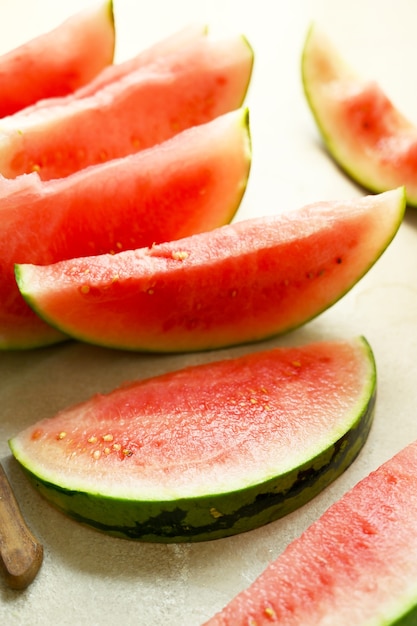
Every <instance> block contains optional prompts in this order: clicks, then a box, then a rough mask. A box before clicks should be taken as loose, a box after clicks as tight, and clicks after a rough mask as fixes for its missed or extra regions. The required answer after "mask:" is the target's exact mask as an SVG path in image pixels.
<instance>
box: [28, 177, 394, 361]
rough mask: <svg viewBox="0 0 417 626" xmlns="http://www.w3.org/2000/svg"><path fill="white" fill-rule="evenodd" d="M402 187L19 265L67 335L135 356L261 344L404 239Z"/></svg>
mask: <svg viewBox="0 0 417 626" xmlns="http://www.w3.org/2000/svg"><path fill="white" fill-rule="evenodd" d="M404 210H405V198H404V190H403V189H401V188H400V189H396V190H392V191H389V192H385V193H384V194H380V195H377V196H368V197H364V198H359V199H355V200H351V201H340V202H330V201H329V202H319V203H315V204H312V205H307V206H306V207H303V208H301V209H299V210H298V211H295V210H292V211H290V212H287V213H284V212H283V213H279V214H278V215H274V216H268V217H260V218H251V219H247V220H244V221H240V222H235V223H234V224H229V225H226V226H223V227H219V228H217V229H214V230H212V231H211V232H207V233H200V234H198V235H194V236H191V237H186V238H183V239H180V240H178V241H173V242H167V243H163V244H160V245H155V246H152V247H150V248H141V249H138V250H131V251H123V252H121V253H119V254H114V255H110V254H107V255H98V256H90V257H85V258H77V259H71V260H68V261H62V262H59V263H55V264H52V265H44V266H39V265H33V264H20V265H17V266H16V278H17V283H18V286H19V289H20V291H21V293H22V295H23V296H24V298H25V299H26V301H27V302H28V304H29V305H30V306H31V307H33V309H34V310H35V311H36V312H37V313H38V314H39V315H40V316H41V317H42V318H43V319H44V320H45V321H46V322H47V323H50V324H51V325H53V326H55V327H56V328H57V329H58V330H60V331H62V332H64V333H67V334H68V335H70V336H72V337H74V338H77V339H80V340H83V341H87V342H91V343H96V344H101V345H103V346H109V347H117V348H123V349H128V350H129V349H130V350H148V351H160V352H169V351H175V352H178V351H192V350H204V349H214V348H220V347H224V346H230V345H234V344H239V343H244V342H250V341H258V340H261V339H265V338H266V337H269V336H272V335H275V334H278V333H282V332H285V331H288V330H290V329H293V328H295V327H297V326H300V325H301V324H304V323H305V322H307V321H308V320H310V319H312V318H313V317H314V316H316V315H318V314H319V313H321V312H322V311H324V310H325V309H326V308H328V307H329V306H331V305H332V304H333V303H334V302H336V300H338V299H339V298H341V297H342V296H343V295H344V294H345V293H346V292H347V291H348V290H349V289H350V288H351V287H352V286H353V285H354V284H355V283H356V282H357V281H358V280H359V279H360V278H361V277H362V276H363V275H364V274H365V273H366V272H367V271H368V270H369V269H370V267H371V266H372V265H373V264H374V263H375V261H376V260H377V259H378V258H379V256H380V255H381V254H382V253H383V251H384V250H385V249H386V247H387V246H388V245H389V243H390V242H391V240H392V239H393V237H394V236H395V234H396V232H397V229H398V228H399V226H400V224H401V221H402V217H403V214H404Z"/></svg>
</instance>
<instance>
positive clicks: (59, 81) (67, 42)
mask: <svg viewBox="0 0 417 626" xmlns="http://www.w3.org/2000/svg"><path fill="white" fill-rule="evenodd" d="M114 50H115V27H114V16H113V3H112V0H104V2H101V3H100V4H97V5H94V6H92V7H89V8H88V9H84V10H83V11H80V12H78V13H76V14H74V15H72V16H71V17H69V18H68V19H67V20H66V21H64V22H62V23H61V24H59V25H58V26H57V27H56V28H54V29H53V30H51V31H48V32H45V33H43V34H42V35H39V36H38V37H36V38H34V39H31V40H30V41H27V42H26V43H24V44H22V45H21V46H19V47H17V48H15V49H13V50H10V51H9V52H7V53H5V54H3V55H2V56H0V93H1V98H0V117H4V116H7V115H12V114H13V113H16V112H17V111H19V110H21V109H23V108H25V107H28V106H29V105H32V104H33V103H35V102H37V101H38V100H41V99H44V98H45V99H46V98H51V97H55V96H64V95H66V94H69V93H71V92H74V91H75V90H77V89H78V88H79V87H81V86H83V85H86V84H87V83H89V82H90V81H91V80H93V78H95V77H96V76H97V75H98V74H99V73H100V72H101V71H102V70H103V69H104V68H105V67H107V66H109V65H110V64H112V62H113V56H114Z"/></svg>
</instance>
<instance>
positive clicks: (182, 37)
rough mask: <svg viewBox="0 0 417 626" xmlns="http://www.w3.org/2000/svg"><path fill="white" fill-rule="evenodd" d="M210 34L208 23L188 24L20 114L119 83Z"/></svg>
mask: <svg viewBox="0 0 417 626" xmlns="http://www.w3.org/2000/svg"><path fill="white" fill-rule="evenodd" d="M207 35H208V27H207V26H206V25H205V24H199V23H193V24H189V25H187V26H185V27H184V28H182V29H181V30H179V31H177V32H174V33H173V34H171V35H168V36H167V37H165V38H164V39H161V40H160V41H157V42H155V43H154V44H153V45H152V46H150V47H149V48H146V49H144V50H141V51H140V52H139V53H138V54H137V55H136V56H134V57H132V58H130V59H127V60H126V61H123V62H121V63H112V64H111V65H107V66H106V67H104V68H103V69H102V71H101V72H100V73H99V74H97V76H95V77H94V78H92V79H91V80H90V81H89V82H88V83H86V84H85V85H82V86H80V87H79V88H78V89H77V90H75V91H73V92H72V93H70V94H68V95H66V96H61V97H56V98H46V99H44V100H39V102H36V104H34V105H32V106H29V107H26V108H25V109H22V110H21V111H19V115H27V114H32V113H34V112H35V111H38V110H39V109H41V108H43V107H49V106H57V105H59V106H61V105H68V104H69V103H70V102H71V101H72V100H73V99H75V98H86V97H89V96H93V95H94V94H95V93H97V92H98V91H99V90H100V89H102V88H103V87H107V86H108V85H110V84H111V83H114V82H116V81H117V80H119V79H120V78H123V77H125V76H127V75H128V74H129V73H131V72H134V71H136V70H138V69H140V68H143V67H144V66H145V65H152V64H155V63H158V60H159V61H160V59H161V57H165V56H167V55H169V54H172V53H174V52H175V51H176V50H178V48H181V47H183V46H185V45H189V44H191V43H193V42H197V41H198V39H201V38H202V37H206V36H207Z"/></svg>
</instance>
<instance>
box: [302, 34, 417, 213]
mask: <svg viewBox="0 0 417 626" xmlns="http://www.w3.org/2000/svg"><path fill="white" fill-rule="evenodd" d="M302 77H303V85H304V90H305V94H306V98H307V102H308V104H309V106H310V109H311V111H312V113H313V116H314V119H315V121H316V123H317V126H318V128H319V130H320V133H321V135H322V137H323V141H324V143H325V145H326V147H327V149H328V151H329V153H330V154H331V155H332V157H333V158H334V159H335V161H336V162H337V163H338V164H339V165H340V167H341V168H342V169H343V170H345V172H346V173H347V174H348V175H349V176H350V177H351V178H352V179H353V180H355V181H357V182H358V183H360V184H361V185H362V186H363V187H364V188H365V189H370V190H372V191H374V192H381V191H386V190H387V189H392V188H395V187H398V186H400V185H404V186H405V188H406V193H407V201H408V203H409V204H410V205H414V206H417V184H416V181H417V128H416V126H415V124H413V123H412V122H411V121H410V120H408V119H406V117H405V116H404V115H403V114H402V113H401V112H400V111H399V110H398V109H397V108H396V106H395V105H394V103H393V102H392V101H391V100H390V99H389V98H388V97H387V95H386V94H385V93H384V92H383V90H382V89H381V87H380V86H379V85H378V84H377V83H376V82H375V81H369V80H365V79H362V78H361V77H360V76H357V75H356V74H355V73H354V72H353V71H352V70H351V69H350V68H349V67H348V66H347V64H346V63H345V61H344V59H342V58H341V56H340V55H339V53H338V50H337V49H336V48H335V46H334V45H333V44H332V42H331V41H330V40H329V39H328V38H327V37H326V36H325V34H324V33H323V32H321V31H320V29H319V28H318V27H317V26H316V25H313V26H312V27H311V28H310V30H309V33H308V36H307V38H306V41H305V46H304V51H303V62H302Z"/></svg>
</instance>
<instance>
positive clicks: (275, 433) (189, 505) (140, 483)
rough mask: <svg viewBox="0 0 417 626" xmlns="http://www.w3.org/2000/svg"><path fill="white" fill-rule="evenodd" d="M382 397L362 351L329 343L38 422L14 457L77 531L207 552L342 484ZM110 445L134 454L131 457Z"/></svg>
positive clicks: (16, 443)
mask: <svg viewBox="0 0 417 626" xmlns="http://www.w3.org/2000/svg"><path fill="white" fill-rule="evenodd" d="M317 381H320V382H319V385H318V384H317ZM307 391H308V392H307ZM375 397H376V367H375V361H374V358H373V354H372V351H371V348H370V346H369V344H368V343H367V342H366V340H365V339H364V338H356V339H354V340H351V341H340V342H329V343H326V342H322V343H317V344H310V345H308V346H304V347H301V348H281V349H276V350H272V351H264V352H259V353H254V354H249V355H245V356H243V357H240V358H237V359H229V360H224V361H219V362H217V363H211V364H206V365H200V366H194V367H189V368H186V369H183V370H179V371H177V372H172V373H169V374H165V375H163V376H159V377H157V378H153V379H148V380H145V381H138V382H137V383H134V384H133V385H130V386H128V387H121V388H120V389H119V390H115V391H114V392H112V393H111V394H108V395H106V396H98V397H97V396H96V397H95V398H92V399H91V401H89V402H87V403H84V404H82V405H79V406H78V407H73V408H72V409H68V410H67V411H64V412H61V413H59V414H58V415H57V416H55V418H52V419H49V420H48V419H46V420H42V421H41V422H38V423H37V424H35V425H33V426H32V427H30V428H29V429H27V430H26V431H23V432H22V433H20V434H19V435H17V436H16V437H14V438H13V439H12V440H11V441H10V447H11V450H12V452H13V454H14V456H15V458H16V459H17V460H18V461H19V463H20V464H21V465H22V467H23V469H24V470H25V472H26V473H27V475H28V477H29V478H30V480H31V481H32V483H33V484H34V486H35V487H36V489H37V490H38V491H39V492H40V493H41V494H42V495H43V496H44V497H45V498H46V499H47V500H48V501H49V502H50V503H51V504H52V505H54V506H55V507H56V508H58V509H60V510H61V511H63V512H64V513H66V514H67V515H69V516H70V517H72V518H73V519H75V520H76V521H78V522H82V523H84V524H87V525H89V526H92V527H94V528H95V529H97V530H100V531H104V532H106V533H108V534H110V535H114V536H118V537H124V538H128V539H137V540H142V541H153V542H163V543H168V542H185V541H187V542H194V541H205V540H209V539H217V538H221V537H226V536H229V535H234V534H237V533H242V532H245V531H249V530H251V529H253V528H257V527H259V526H261V525H263V524H267V523H269V522H271V521H273V520H276V519H278V518H280V517H282V516H284V515H287V514H288V513H290V512H291V511H294V510H295V509H296V508H298V507H300V506H301V505H303V504H305V503H306V502H308V501H309V500H311V499H312V498H313V497H314V496H316V495H317V494H318V493H319V492H320V491H322V490H323V489H324V488H325V487H326V486H327V485H329V484H330V483H331V482H332V481H334V480H335V479H336V478H337V477H338V476H339V475H340V474H341V473H342V472H343V471H344V470H345V469H346V468H347V467H348V466H349V465H350V464H351V463H352V462H353V460H354V459H355V458H356V456H357V455H358V453H359V451H360V450H361V448H362V446H363V445H364V443H365V441H366V438H367V436H368V433H369V430H370V427H371V424H372V416H373V409H374V405H375ZM172 398H175V402H174V401H173V400H172ZM173 402H174V404H173ZM294 403H295V405H297V409H296V410H294ZM174 405H175V406H174ZM202 405H203V406H204V409H202V408H201V406H202ZM179 432H181V435H179ZM196 432H198V433H199V436H198V437H197V438H196ZM100 433H105V435H104V436H102V435H100ZM179 437H180V441H178V438H179ZM110 441H112V442H121V441H127V442H129V454H128V455H124V454H123V452H124V451H123V450H120V446H118V450H119V452H118V453H116V450H115V448H116V446H114V447H113V446H112V444H111V443H106V442H110ZM237 442H238V443H237ZM116 445H117V444H116ZM100 446H101V447H100ZM106 446H107V447H106Z"/></svg>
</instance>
